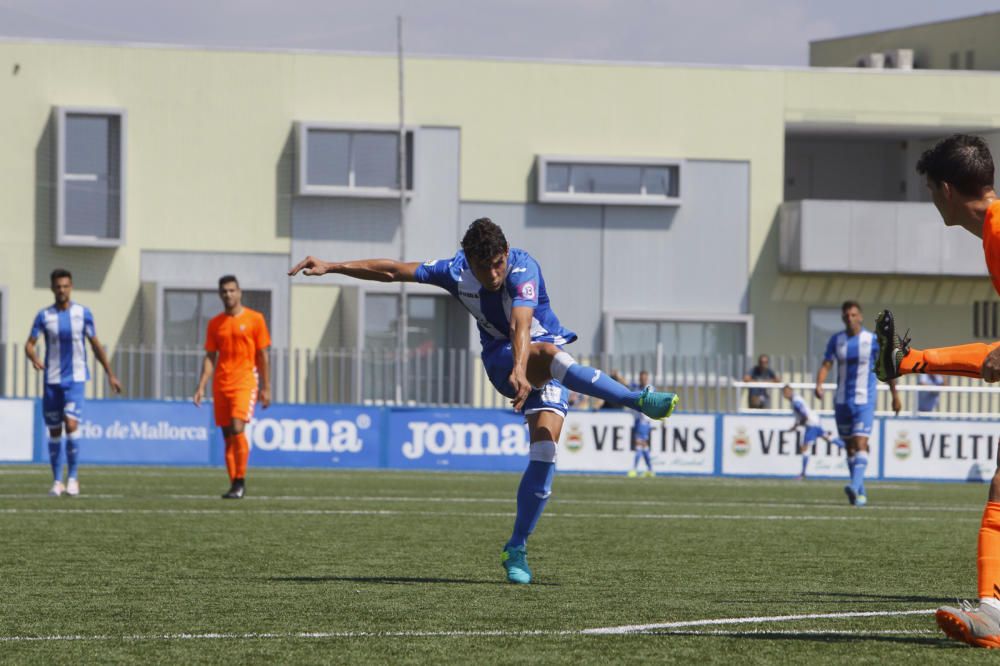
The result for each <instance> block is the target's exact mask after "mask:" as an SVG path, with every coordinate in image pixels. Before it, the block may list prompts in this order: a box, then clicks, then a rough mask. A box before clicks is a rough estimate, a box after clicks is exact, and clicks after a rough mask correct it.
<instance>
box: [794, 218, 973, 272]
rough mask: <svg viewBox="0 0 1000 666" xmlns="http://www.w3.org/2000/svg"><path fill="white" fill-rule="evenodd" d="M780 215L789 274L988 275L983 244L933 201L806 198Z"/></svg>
mask: <svg viewBox="0 0 1000 666" xmlns="http://www.w3.org/2000/svg"><path fill="white" fill-rule="evenodd" d="M780 217H781V224H780V225H779V228H780V233H781V240H780V244H781V246H782V255H781V269H782V270H785V271H789V272H795V273H799V272H801V273H857V274H889V275H926V276H934V275H958V276H964V275H969V276H977V275H986V264H985V262H984V261H983V249H982V241H980V240H979V239H978V238H976V237H975V236H973V235H972V234H970V233H968V232H967V231H965V230H964V229H959V228H949V227H946V226H945V225H944V223H943V222H942V221H941V216H940V215H939V214H938V212H937V210H936V209H935V208H934V205H933V204H930V203H920V202H907V201H904V202H890V201H818V200H806V201H796V202H786V203H784V204H782V206H781V209H780ZM793 245H795V246H796V247H792V246H793Z"/></svg>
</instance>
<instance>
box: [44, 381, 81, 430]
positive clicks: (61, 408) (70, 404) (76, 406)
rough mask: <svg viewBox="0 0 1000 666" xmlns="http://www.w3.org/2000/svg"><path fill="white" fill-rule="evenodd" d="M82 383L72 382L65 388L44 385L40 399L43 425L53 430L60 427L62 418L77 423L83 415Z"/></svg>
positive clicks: (57, 385)
mask: <svg viewBox="0 0 1000 666" xmlns="http://www.w3.org/2000/svg"><path fill="white" fill-rule="evenodd" d="M85 386H86V384H84V382H73V383H72V384H66V385H65V386H63V385H60V384H46V385H45V394H44V395H43V397H42V416H43V417H44V419H45V425H47V426H48V427H50V428H55V427H57V426H60V425H62V422H63V417H69V418H71V419H73V420H74V421H79V420H80V416H81V414H82V413H83V389H84V387H85Z"/></svg>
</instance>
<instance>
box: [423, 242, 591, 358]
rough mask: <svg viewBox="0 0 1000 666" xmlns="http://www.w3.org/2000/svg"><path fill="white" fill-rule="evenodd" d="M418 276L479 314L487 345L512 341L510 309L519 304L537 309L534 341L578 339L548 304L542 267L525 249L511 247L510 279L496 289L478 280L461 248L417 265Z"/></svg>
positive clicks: (569, 340)
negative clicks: (453, 252)
mask: <svg viewBox="0 0 1000 666" xmlns="http://www.w3.org/2000/svg"><path fill="white" fill-rule="evenodd" d="M416 278H417V282H423V283H426V284H433V285H436V286H438V287H441V288H442V289H445V290H447V291H448V293H450V294H451V295H452V296H454V297H455V298H457V299H458V301H459V302H460V303H461V304H462V305H463V306H465V309H466V310H468V311H469V312H470V313H471V314H472V316H473V317H475V318H476V324H477V325H478V326H479V341H480V343H482V345H483V347H484V348H486V347H487V346H489V345H492V344H494V343H496V342H499V341H503V342H509V341H510V312H511V308H513V307H518V306H528V307H532V308H534V309H535V314H534V316H533V318H532V320H531V339H532V340H533V341H537V342H551V343H553V344H557V345H565V344H569V343H570V342H573V341H574V340H576V333H574V332H573V331H570V330H569V329H566V328H563V327H562V325H561V324H560V323H559V319H558V317H556V315H555V313H554V312H553V311H552V308H551V307H549V294H548V292H547V291H546V290H545V278H543V277H542V269H541V268H540V267H539V266H538V262H537V261H535V260H534V259H533V258H532V256H531V255H530V254H528V253H527V252H525V251H524V250H519V249H517V248H511V249H510V255H509V256H508V258H507V279H506V280H505V281H504V285H503V286H502V287H501V288H500V289H499V290H497V291H489V290H488V289H485V288H484V287H483V286H482V285H481V284H480V283H479V280H477V279H476V276H475V275H473V273H472V269H471V268H469V263H468V262H467V261H466V259H465V252H464V251H462V250H459V251H458V253H456V254H455V256H454V257H452V258H450V259H439V260H437V261H428V262H427V263H425V264H423V265H422V266H420V267H419V268H418V269H417V273H416Z"/></svg>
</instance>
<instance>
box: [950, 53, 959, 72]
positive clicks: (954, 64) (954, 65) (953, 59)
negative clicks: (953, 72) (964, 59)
mask: <svg viewBox="0 0 1000 666" xmlns="http://www.w3.org/2000/svg"><path fill="white" fill-rule="evenodd" d="M958 58H959V54H958V51H952V52H951V53H950V54H949V55H948V69H958Z"/></svg>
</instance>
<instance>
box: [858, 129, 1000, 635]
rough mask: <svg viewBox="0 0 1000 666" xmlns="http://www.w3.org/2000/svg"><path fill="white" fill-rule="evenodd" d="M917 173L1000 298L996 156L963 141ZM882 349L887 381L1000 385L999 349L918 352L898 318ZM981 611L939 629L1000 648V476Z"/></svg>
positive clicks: (884, 320)
mask: <svg viewBox="0 0 1000 666" xmlns="http://www.w3.org/2000/svg"><path fill="white" fill-rule="evenodd" d="M917 172H918V173H920V174H921V175H923V176H925V177H926V178H927V187H928V188H930V191H931V198H932V199H933V200H934V205H935V206H936V207H937V209H938V212H940V213H941V217H942V218H944V223H945V224H946V225H948V226H958V227H962V228H964V229H965V230H967V231H968V232H970V233H972V234H975V235H976V236H978V237H979V238H982V239H983V252H984V253H985V255H986V266H987V268H989V271H990V277H991V278H992V280H993V287H994V288H995V289H996V290H997V292H998V293H1000V201H998V200H997V193H996V191H995V190H994V188H993V156H992V155H991V154H990V149H989V147H988V146H987V145H986V142H985V141H983V139H981V138H980V137H977V136H969V135H966V134H956V135H953V136H950V137H948V138H947V139H944V140H942V141H940V142H939V143H938V144H937V145H936V146H934V147H933V148H931V149H930V150H928V151H926V152H925V153H924V154H923V155H921V156H920V160H919V161H918V162H917ZM875 333H876V335H878V339H879V340H878V341H879V345H880V346H881V349H880V352H879V357H878V360H877V362H876V371H875V372H876V374H877V375H878V378H879V379H881V380H882V381H890V380H892V379H895V378H896V377H899V376H901V375H907V374H912V373H931V374H938V375H958V376H963V377H981V378H983V379H985V380H986V381H988V382H995V381H997V380H1000V342H994V343H992V344H988V345H987V344H982V343H972V344H966V345H958V346H955V347H943V348H940V349H914V348H911V347H910V340H909V338H903V339H900V337H899V336H897V335H896V328H895V321H894V320H893V316H892V312H890V311H889V310H884V311H882V312H880V313H879V315H878V317H877V318H876V320H875ZM977 564H978V574H979V607H978V608H973V607H972V605H971V604H968V603H966V602H963V603H962V604H961V607H959V608H954V607H949V606H945V607H942V608H939V609H938V611H937V623H938V626H939V627H941V629H942V630H943V631H944V632H945V633H946V634H948V636H950V637H951V638H954V639H955V640H959V641H962V642H964V643H968V644H969V645H974V646H977V647H991V648H1000V470H998V471H997V473H996V474H994V476H993V481H992V483H991V484H990V495H989V501H988V502H987V503H986V510H985V512H984V513H983V520H982V523H981V525H980V528H979V553H978V557H977Z"/></svg>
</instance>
